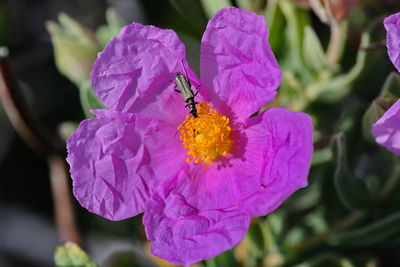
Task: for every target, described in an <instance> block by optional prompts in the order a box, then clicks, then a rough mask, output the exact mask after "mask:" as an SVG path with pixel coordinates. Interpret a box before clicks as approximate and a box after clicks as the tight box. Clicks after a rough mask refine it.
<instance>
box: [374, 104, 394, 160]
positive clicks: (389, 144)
mask: <svg viewBox="0 0 400 267" xmlns="http://www.w3.org/2000/svg"><path fill="white" fill-rule="evenodd" d="M372 134H373V135H374V136H375V141H376V142H377V143H378V144H380V145H381V146H383V147H385V148H386V149H387V150H389V151H391V152H393V153H394V154H396V155H398V156H400V99H399V100H397V102H396V103H394V105H393V106H391V107H390V109H389V110H388V111H386V112H385V114H383V116H382V117H381V118H380V119H379V120H378V121H377V122H376V123H375V124H374V125H372Z"/></svg>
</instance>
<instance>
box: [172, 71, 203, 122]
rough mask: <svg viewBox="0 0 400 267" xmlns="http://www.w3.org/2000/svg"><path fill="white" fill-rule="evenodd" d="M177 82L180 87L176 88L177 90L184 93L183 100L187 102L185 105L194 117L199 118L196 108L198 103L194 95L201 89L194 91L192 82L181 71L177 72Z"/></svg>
mask: <svg viewBox="0 0 400 267" xmlns="http://www.w3.org/2000/svg"><path fill="white" fill-rule="evenodd" d="M175 83H176V85H177V86H178V87H179V90H177V89H175V91H176V92H178V93H181V94H182V97H183V100H184V101H185V103H186V106H185V107H188V108H189V113H190V114H192V115H193V117H194V118H198V117H199V115H198V114H197V108H196V104H198V103H197V102H196V101H194V97H195V96H196V95H197V94H198V92H199V91H196V93H193V91H192V89H191V87H192V84H191V83H190V81H189V79H188V78H187V77H186V76H185V75H183V74H182V73H180V72H178V73H176V77H175Z"/></svg>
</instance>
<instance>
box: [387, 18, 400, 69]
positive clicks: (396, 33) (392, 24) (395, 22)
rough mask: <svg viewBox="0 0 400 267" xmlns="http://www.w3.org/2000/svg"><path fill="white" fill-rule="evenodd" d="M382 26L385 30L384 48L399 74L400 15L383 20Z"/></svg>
mask: <svg viewBox="0 0 400 267" xmlns="http://www.w3.org/2000/svg"><path fill="white" fill-rule="evenodd" d="M383 25H384V26H385V29H386V46H387V49H388V54H389V58H390V60H391V61H392V63H393V65H394V66H395V67H396V69H397V70H398V71H399V72H400V13H396V14H393V15H391V16H389V17H387V18H385V20H384V21H383Z"/></svg>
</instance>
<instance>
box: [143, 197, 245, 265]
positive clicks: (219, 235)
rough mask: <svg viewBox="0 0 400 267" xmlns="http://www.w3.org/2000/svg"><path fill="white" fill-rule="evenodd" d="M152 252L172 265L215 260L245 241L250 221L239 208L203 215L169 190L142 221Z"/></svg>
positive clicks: (155, 199) (151, 204)
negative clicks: (242, 240) (213, 258)
mask: <svg viewBox="0 0 400 267" xmlns="http://www.w3.org/2000/svg"><path fill="white" fill-rule="evenodd" d="M143 222H144V225H145V226H146V234H147V238H148V239H149V240H151V241H152V242H151V252H152V254H154V255H155V256H158V257H160V258H163V259H166V260H168V261H169V262H171V263H173V264H180V265H185V266H187V265H189V264H191V263H194V262H198V261H201V260H204V259H208V258H211V257H214V256H216V255H218V254H220V253H222V252H224V251H225V250H227V249H230V248H232V247H233V246H235V245H236V244H237V243H239V241H240V240H241V239H242V238H243V236H244V235H245V233H246V232H247V229H248V227H249V223H250V217H249V216H248V215H246V214H244V213H240V212H239V211H238V209H237V207H233V208H231V209H221V210H204V211H200V210H198V209H196V208H194V207H192V206H190V204H188V203H187V202H186V200H185V199H184V198H183V197H182V196H179V195H176V194H172V195H171V194H169V192H168V190H163V191H161V192H156V193H155V194H154V195H153V197H152V198H151V200H150V201H149V204H148V208H147V210H146V213H145V215H144V217H143Z"/></svg>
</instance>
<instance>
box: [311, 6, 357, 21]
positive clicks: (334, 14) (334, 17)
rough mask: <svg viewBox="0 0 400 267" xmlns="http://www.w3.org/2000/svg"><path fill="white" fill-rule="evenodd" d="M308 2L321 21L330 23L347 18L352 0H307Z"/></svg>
mask: <svg viewBox="0 0 400 267" xmlns="http://www.w3.org/2000/svg"><path fill="white" fill-rule="evenodd" d="M309 2H310V5H311V8H312V9H313V11H314V12H315V14H316V15H317V16H318V17H319V18H320V20H321V21H322V22H325V23H327V24H332V23H339V22H341V21H343V20H345V19H346V18H347V15H348V13H349V11H350V8H351V5H352V3H353V0H309Z"/></svg>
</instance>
